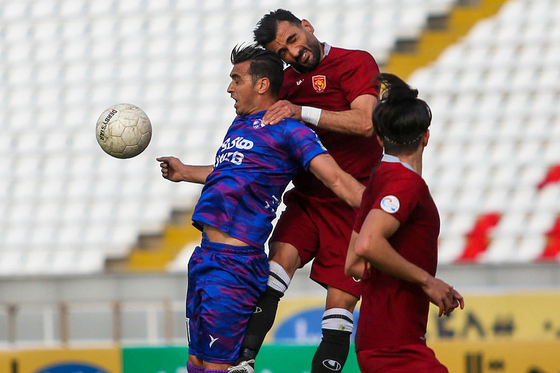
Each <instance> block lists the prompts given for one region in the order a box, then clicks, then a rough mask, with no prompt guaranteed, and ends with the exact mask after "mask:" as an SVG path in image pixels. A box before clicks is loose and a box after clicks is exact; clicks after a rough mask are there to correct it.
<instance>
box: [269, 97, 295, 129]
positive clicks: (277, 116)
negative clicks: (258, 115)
mask: <svg viewBox="0 0 560 373" xmlns="http://www.w3.org/2000/svg"><path fill="white" fill-rule="evenodd" d="M286 118H294V119H296V120H301V106H298V105H294V104H292V103H291V102H290V101H286V100H281V101H277V102H275V103H274V104H272V106H271V107H269V108H268V110H267V111H266V113H264V117H263V120H262V123H263V124H265V125H272V124H276V123H278V122H280V121H281V120H282V119H286Z"/></svg>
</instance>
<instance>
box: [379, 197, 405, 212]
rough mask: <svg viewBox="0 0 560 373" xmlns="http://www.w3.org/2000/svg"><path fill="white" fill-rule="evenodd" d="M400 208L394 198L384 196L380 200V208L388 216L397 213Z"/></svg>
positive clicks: (397, 200) (396, 199)
mask: <svg viewBox="0 0 560 373" xmlns="http://www.w3.org/2000/svg"><path fill="white" fill-rule="evenodd" d="M400 207H401V203H400V202H399V199H398V198H397V197H395V196H386V197H384V198H383V199H382V200H381V208H382V209H383V211H386V212H388V213H389V214H394V213H395V212H397V211H399V208H400Z"/></svg>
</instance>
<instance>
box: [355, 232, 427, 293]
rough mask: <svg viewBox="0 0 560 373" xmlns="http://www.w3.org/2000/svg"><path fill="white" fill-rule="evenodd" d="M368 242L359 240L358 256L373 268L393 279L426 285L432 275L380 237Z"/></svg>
mask: <svg viewBox="0 0 560 373" xmlns="http://www.w3.org/2000/svg"><path fill="white" fill-rule="evenodd" d="M367 241H368V242H364V240H360V238H358V240H357V242H356V249H355V250H356V255H358V256H359V257H361V258H364V259H365V260H366V261H367V262H369V263H370V264H371V265H372V266H373V267H375V268H377V269H378V270H380V271H382V272H385V273H387V274H389V275H391V276H393V277H397V278H400V279H402V280H405V281H409V282H412V283H415V284H418V285H425V284H426V283H427V282H428V280H429V278H430V277H431V276H430V274H429V273H428V272H426V271H424V270H423V269H422V268H420V267H418V266H417V265H415V264H413V263H411V262H409V261H408V260H406V259H405V258H403V257H402V256H401V255H400V254H399V253H398V252H397V251H395V249H393V247H392V246H391V244H390V243H389V241H387V239H385V238H382V237H379V238H372V237H369V239H368V240H367Z"/></svg>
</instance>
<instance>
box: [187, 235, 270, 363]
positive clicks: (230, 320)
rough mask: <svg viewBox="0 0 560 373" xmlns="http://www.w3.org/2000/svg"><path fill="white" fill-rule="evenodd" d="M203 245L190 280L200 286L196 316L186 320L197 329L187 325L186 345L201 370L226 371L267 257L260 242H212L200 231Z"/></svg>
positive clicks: (260, 290) (237, 348)
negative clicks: (195, 274) (194, 319)
mask: <svg viewBox="0 0 560 373" xmlns="http://www.w3.org/2000/svg"><path fill="white" fill-rule="evenodd" d="M203 245H204V246H203V247H204V250H202V251H201V257H202V259H203V263H202V265H200V266H199V278H197V279H196V280H194V281H196V282H197V283H198V285H197V286H198V288H199V289H200V299H199V302H198V305H197V309H198V312H197V322H196V324H195V323H193V322H192V320H190V322H189V325H192V327H196V330H193V329H192V328H191V329H190V330H189V332H190V335H191V343H190V344H189V349H190V348H191V344H192V345H193V347H194V349H193V353H192V354H193V355H195V356H196V357H197V358H199V359H201V360H203V368H204V369H205V372H206V373H208V372H215V373H218V372H226V371H227V368H228V367H229V366H231V365H232V364H233V363H234V362H235V361H236V359H237V357H238V356H239V351H240V348H241V343H242V341H243V336H244V334H245V328H246V325H247V323H248V322H249V318H250V316H251V314H252V313H253V311H254V309H255V304H256V303H257V300H258V299H259V297H260V296H261V295H262V293H263V292H264V290H265V287H266V281H267V278H268V260H267V258H266V255H265V254H264V250H262V248H261V249H259V248H252V247H250V246H231V245H225V244H219V243H213V242H209V241H208V240H207V239H205V237H204V236H203ZM193 255H194V254H193ZM190 278H191V273H189V280H190ZM193 335H194V336H196V338H197V341H196V345H195V344H193V343H192V336H193ZM189 353H190V351H189ZM193 362H194V363H196V361H193ZM193 365H194V364H193Z"/></svg>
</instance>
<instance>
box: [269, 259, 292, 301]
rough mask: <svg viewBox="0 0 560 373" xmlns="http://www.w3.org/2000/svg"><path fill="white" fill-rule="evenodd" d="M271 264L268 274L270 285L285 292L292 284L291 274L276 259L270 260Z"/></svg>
mask: <svg viewBox="0 0 560 373" xmlns="http://www.w3.org/2000/svg"><path fill="white" fill-rule="evenodd" d="M269 266H270V274H269V276H268V286H270V287H271V288H273V289H274V290H278V291H279V292H281V293H282V294H284V292H286V290H287V289H288V286H290V281H291V279H290V276H288V273H286V271H285V270H284V268H282V266H281V265H280V264H278V263H276V262H275V261H272V260H271V261H270V262H269Z"/></svg>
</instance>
